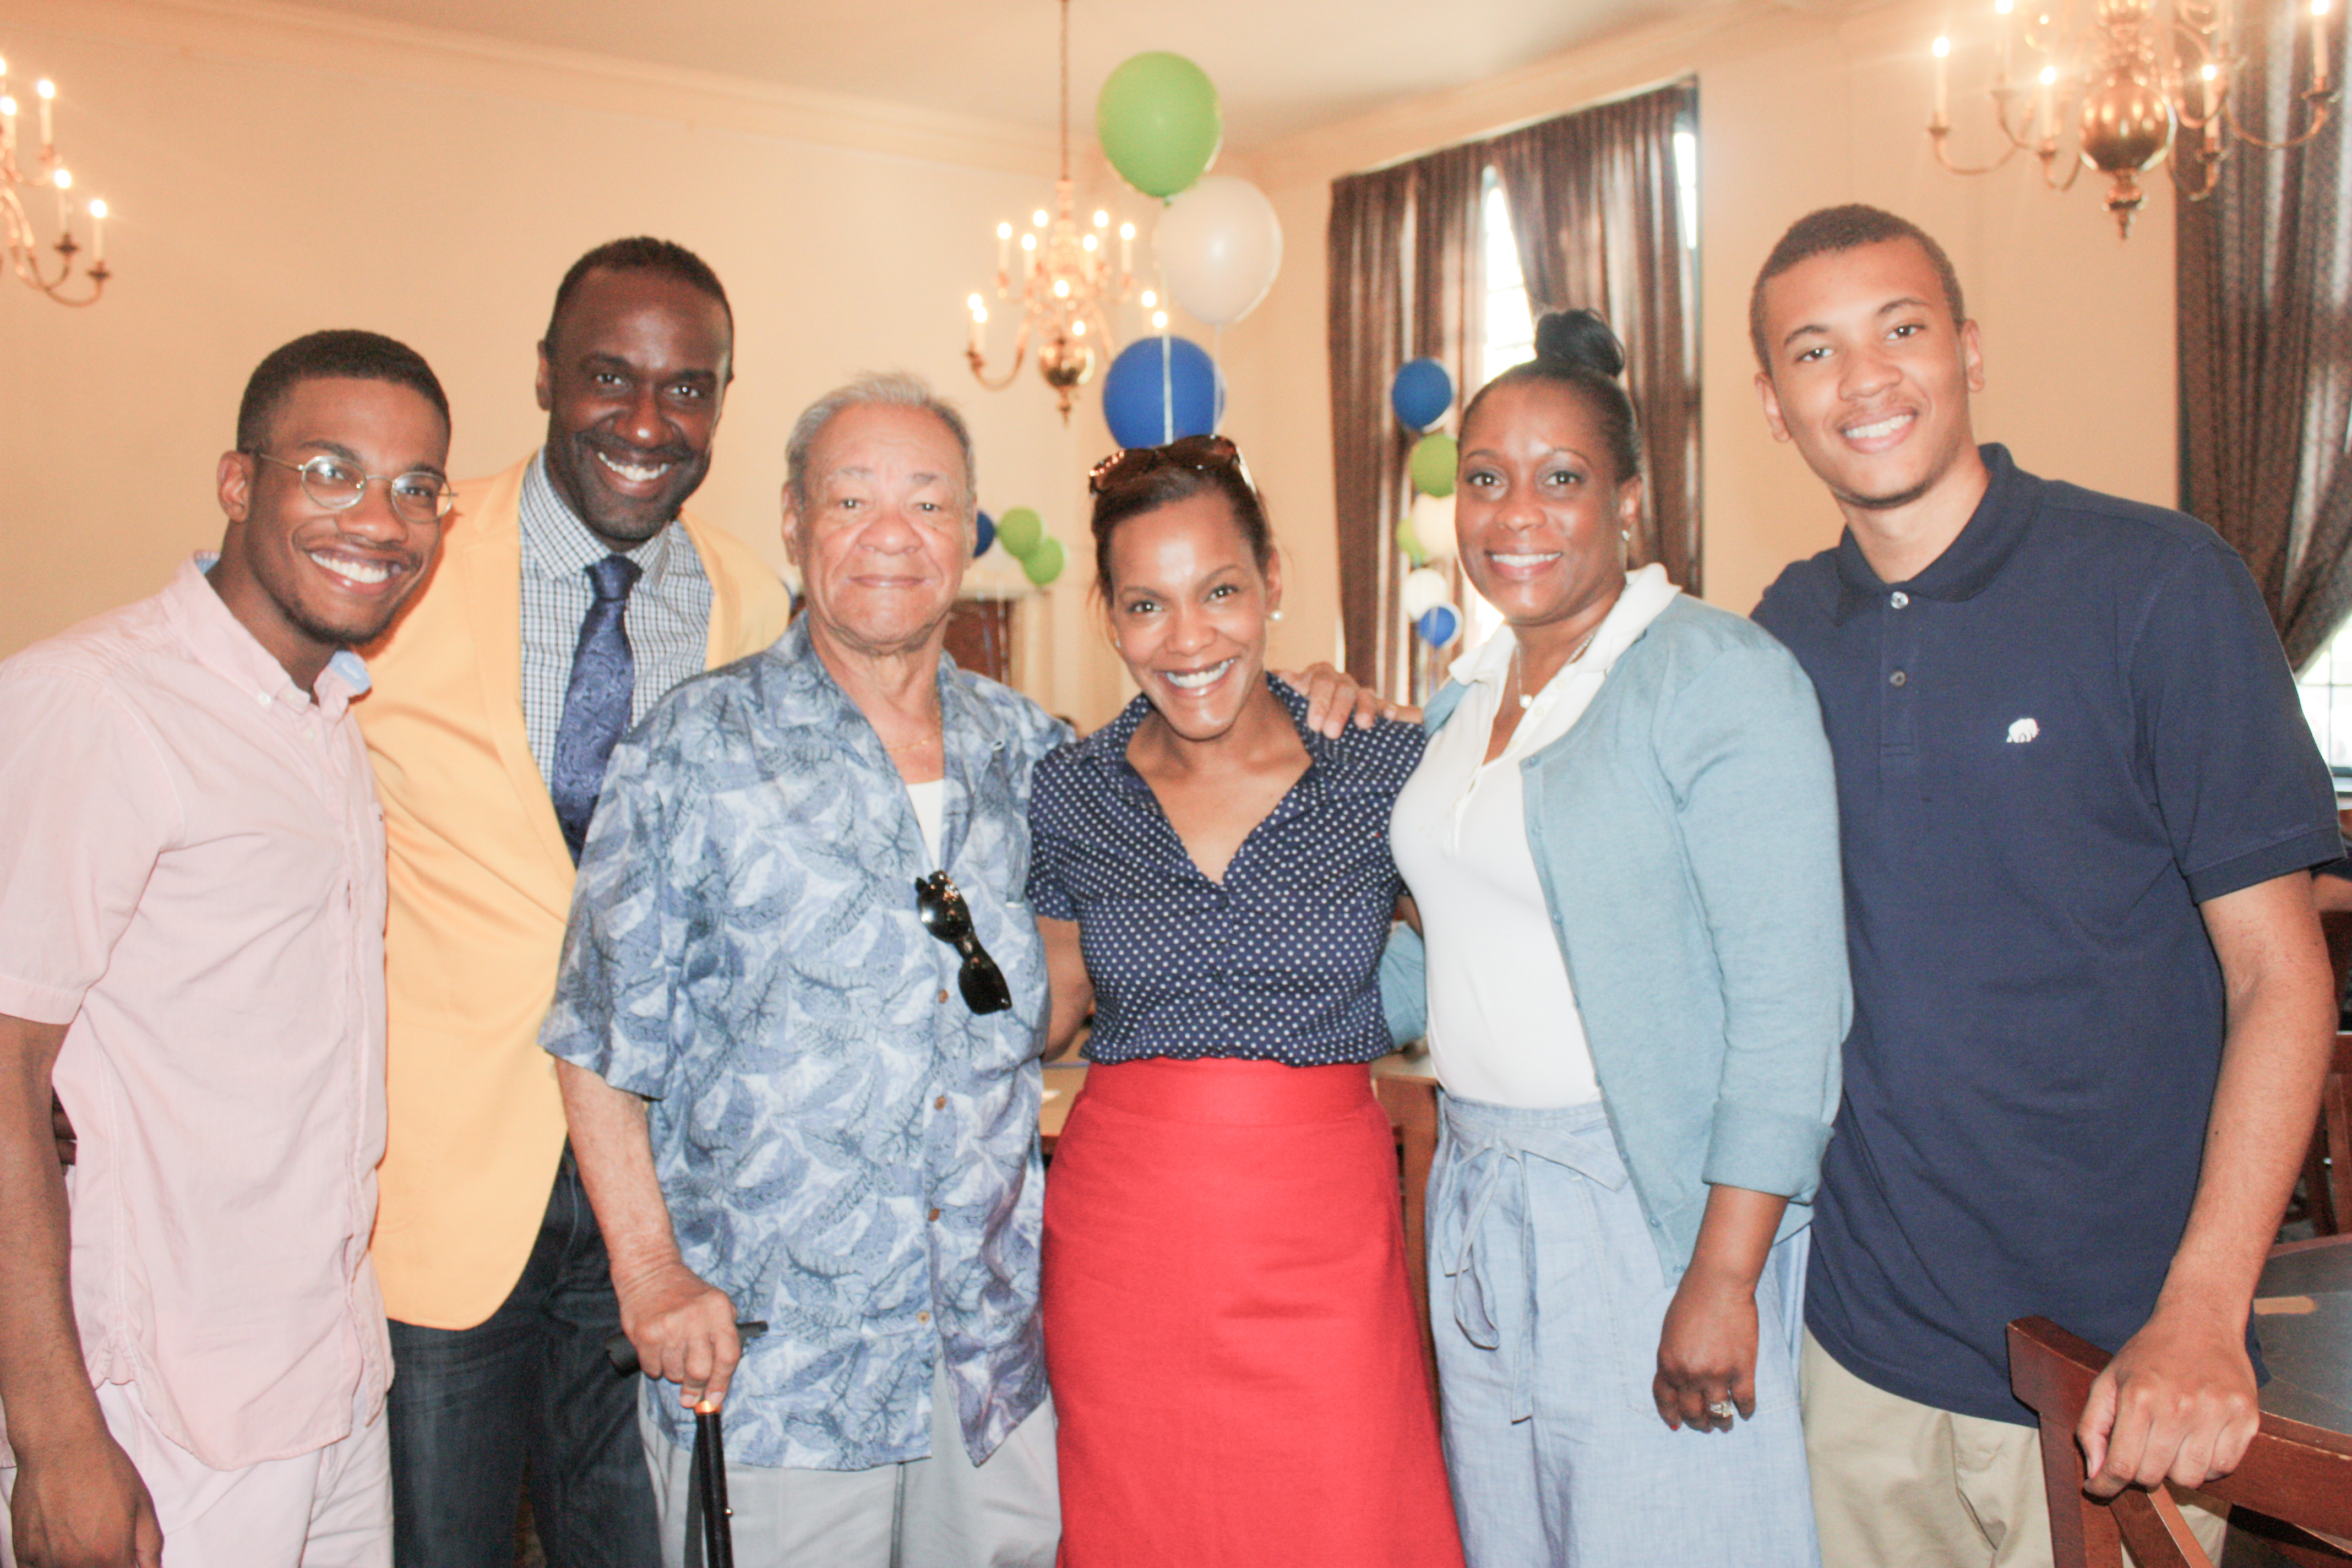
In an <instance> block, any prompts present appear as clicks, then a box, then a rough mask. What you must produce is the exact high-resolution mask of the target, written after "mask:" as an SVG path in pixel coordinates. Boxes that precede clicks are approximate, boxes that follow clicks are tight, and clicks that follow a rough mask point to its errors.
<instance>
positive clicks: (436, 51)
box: [0, 0, 1056, 180]
mask: <svg viewBox="0 0 2352 1568" xmlns="http://www.w3.org/2000/svg"><path fill="white" fill-rule="evenodd" d="M11 25H22V26H28V27H37V28H40V29H42V30H45V31H47V32H52V33H58V34H62V35H67V36H70V37H85V38H98V39H103V40H105V41H107V42H110V43H128V44H133V45H141V46H145V47H152V48H161V49H168V50H173V51H177V52H193V53H196V54H202V55H209V56H213V57H215V58H226V59H232V60H238V61H246V62H251V63H256V64H265V65H276V66H286V67H292V68H302V69H313V70H321V71H342V72H376V71H392V70H397V71H399V72H401V73H403V74H404V75H406V76H407V77H409V78H410V79H422V80H424V81H427V82H430V83H431V84H433V85H435V86H437V87H442V88H447V89H455V90H457V91H461V92H473V93H480V94H485V95H488V96H491V97H504V98H520V99H526V100H534V101H538V102H543V103H553V104H561V105H563V106H566V107H570V108H575V109H586V110H596V111H599V112H603V113H623V114H634V115H640V116H645V117H647V118H651V119H657V120H668V121H679V122H683V123H686V124H689V125H697V126H712V127H717V128H719V129H723V130H728V131H735V132H744V133H747V134H750V135H754V136H772V137H778V138H781V139H784V140H788V141H795V142H814V143H817V144H820V145H824V146H834V147H848V148H856V149H859V150H861V151H865V152H871V153H887V154H892V155H896V156H899V157H907V158H919V159H924V160H927V161H929V162H933V163H952V164H960V165H963V166H967V167H971V168H975V169H988V170H995V171H1000V172H1003V173H1008V174H1030V175H1037V176H1040V177H1042V178H1045V179H1047V180H1050V179H1052V178H1053V175H1054V170H1055V150H1056V143H1055V133H1054V132H1053V131H1051V130H1050V129H1037V128H1032V127H1027V126H1019V125H1012V124H1007V123H1005V122H1003V121H993V120H986V119H982V118H980V117H977V116H971V115H961V114H953V113H948V112H944V111H940V110H927V109H921V108H918V107H915V106H912V105H906V104H896V103H885V102H881V101H878V100H873V99H866V98H856V97H852V96H850V95H848V94H845V93H827V92H820V91H816V90H813V89H804V88H794V87H785V86H782V85H780V84H777V83H773V82H764V81H757V80H753V79H750V78H746V77H739V76H730V75H728V74H725V73H723V72H718V71H701V70H690V69H687V68H681V67H674V66H667V65H656V64H650V63H646V62H644V61H638V60H630V59H624V58H619V57H616V56H612V55H603V54H597V53H593V52H592V51H589V50H585V49H563V48H555V47H549V46H546V45H540V44H525V43H516V42H512V41H509V40H507V39H503V38H493V37H486V36H484V35H480V34H473V33H461V32H452V31H447V30H445V29H441V28H436V27H424V26H415V24H412V23H405V22H394V21H386V20H382V19H379V18H375V17H370V16H352V15H349V14H346V13H342V12H331V11H322V10H317V9H313V8H311V7H309V6H304V5H293V4H288V3H287V0H0V27H6V26H11Z"/></svg>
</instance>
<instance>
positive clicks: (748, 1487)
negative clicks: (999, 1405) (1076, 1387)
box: [637, 1377, 1062, 1568]
mask: <svg viewBox="0 0 2352 1568" xmlns="http://www.w3.org/2000/svg"><path fill="white" fill-rule="evenodd" d="M637 1426H638V1431H639V1433H640V1435H641V1436H643V1437H644V1438H645V1444H646V1463H647V1464H648V1465H649V1466H651V1467H652V1469H653V1473H654V1501H655V1507H656V1510H657V1511H658V1513H659V1515H660V1520H661V1549H662V1563H663V1564H664V1568H682V1565H683V1564H684V1563H687V1562H688V1561H696V1562H698V1561H699V1560H700V1559H699V1556H698V1555H697V1556H696V1557H695V1558H693V1559H689V1558H688V1556H687V1555H686V1552H687V1548H686V1518H687V1500H688V1497H690V1496H691V1495H692V1494H693V1491H694V1451H693V1449H692V1448H690V1447H680V1446H679V1445H677V1444H676V1443H673V1442H671V1441H670V1440H669V1438H668V1436H667V1435H666V1434H665V1433H663V1432H661V1431H660V1430H659V1429H657V1428H656V1427H655V1426H652V1425H651V1424H650V1423H649V1422H647V1421H646V1418H645V1415H644V1412H643V1408H642V1406H641V1407H640V1409H639V1414H638V1418H637ZM727 1501H728V1505H729V1511H730V1513H731V1514H732V1515H733V1516H734V1517H733V1525H734V1537H735V1561H736V1563H738V1564H739V1565H740V1568H803V1564H805V1565H807V1568H1052V1564H1053V1562H1054V1549H1055V1545H1056V1544H1057V1543H1058V1542H1059V1541H1060V1540H1061V1535H1062V1509H1061V1492H1060V1489H1059V1487H1058V1486H1057V1485H1056V1482H1055V1470H1054V1406H1053V1402H1052V1401H1051V1400H1048V1401H1047V1402H1046V1403H1045V1404H1044V1405H1040V1406H1039V1407H1038V1408H1037V1409H1036V1410H1035V1411H1034V1413H1032V1414H1031V1415H1030V1417H1029V1418H1028V1419H1027V1420H1026V1421H1024V1422H1023V1423H1021V1425H1020V1426H1016V1427H1014V1428H1013V1433H1012V1435H1011V1436H1008V1437H1006V1438H1005V1439H1004V1441H1003V1444H1002V1445H1000V1446H999V1447H998V1448H997V1450H996V1452H994V1453H992V1454H991V1455H990V1456H989V1457H988V1459H987V1462H986V1463H984V1464H980V1465H974V1464H973V1463H972V1462H971V1457H970V1456H969V1455H968V1454H966V1453H965V1452H964V1447H963V1434H962V1433H961V1431H959V1430H958V1429H957V1426H956V1418H955V1397H954V1395H953V1394H950V1392H949V1391H948V1387H947V1384H946V1382H945V1380H944V1377H942V1378H941V1379H940V1380H937V1381H935V1382H934V1383H933V1384H932V1389H931V1454H930V1458H925V1459H909V1460H907V1461H906V1462H904V1463H902V1464H889V1465H877V1466H876V1467H875V1468H872V1469H870V1470H792V1469H779V1468H771V1467H769V1466H765V1465H744V1464H738V1463H735V1462H734V1461H732V1460H730V1461H729V1463H728V1466H727ZM700 1550H701V1547H700V1543H699V1542H697V1543H696V1547H695V1551H696V1552H697V1553H699V1552H700Z"/></svg>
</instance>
